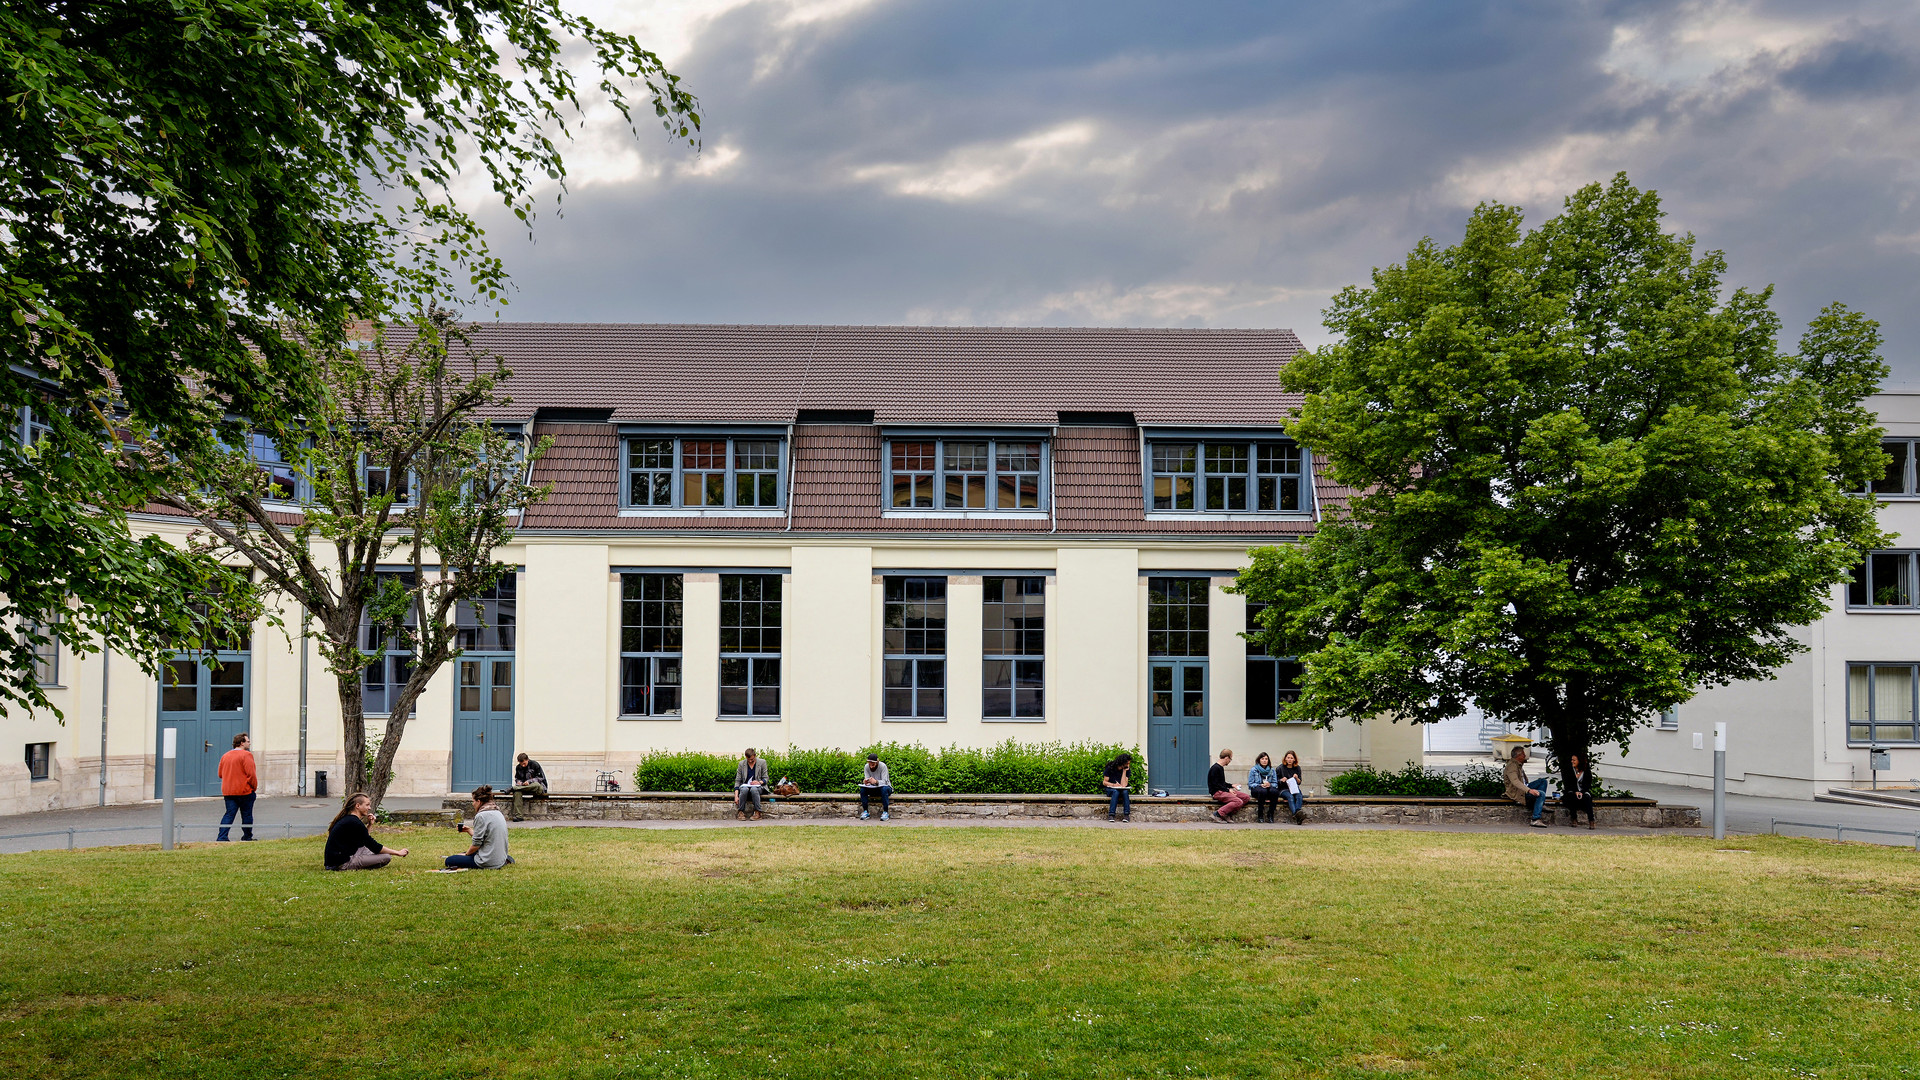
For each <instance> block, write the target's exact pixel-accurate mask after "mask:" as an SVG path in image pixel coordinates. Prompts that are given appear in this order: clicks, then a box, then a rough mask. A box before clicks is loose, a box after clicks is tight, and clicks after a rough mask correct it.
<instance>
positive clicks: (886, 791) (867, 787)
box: [860, 784, 893, 814]
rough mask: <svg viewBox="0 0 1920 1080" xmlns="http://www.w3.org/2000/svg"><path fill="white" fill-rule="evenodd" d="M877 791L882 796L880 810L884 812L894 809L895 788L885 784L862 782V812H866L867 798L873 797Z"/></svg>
mask: <svg viewBox="0 0 1920 1080" xmlns="http://www.w3.org/2000/svg"><path fill="white" fill-rule="evenodd" d="M875 793H878V794H879V796H880V812H881V813H883V814H884V813H886V812H887V811H889V810H891V809H893V788H891V787H887V786H884V785H875V784H861V785H860V811H861V813H865V812H866V809H867V800H868V799H870V798H872V797H873V796H874V794H875Z"/></svg>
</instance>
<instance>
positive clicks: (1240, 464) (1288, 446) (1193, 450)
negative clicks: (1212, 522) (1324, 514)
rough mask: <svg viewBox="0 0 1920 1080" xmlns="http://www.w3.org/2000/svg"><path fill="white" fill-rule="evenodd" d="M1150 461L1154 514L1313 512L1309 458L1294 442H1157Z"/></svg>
mask: <svg viewBox="0 0 1920 1080" xmlns="http://www.w3.org/2000/svg"><path fill="white" fill-rule="evenodd" d="M1147 458H1148V465H1149V470H1148V475H1147V492H1146V497H1147V509H1148V511H1150V512H1153V511H1157V512H1162V513H1223V514H1298V513H1304V512H1305V511H1307V510H1308V509H1310V506H1309V496H1308V492H1307V459H1306V455H1305V454H1303V453H1302V452H1301V450H1300V447H1299V446H1298V445H1297V444H1295V443H1292V442H1286V441H1277V440H1263V441H1252V440H1238V439H1234V440H1226V439H1220V440H1215V439H1205V440H1201V439H1165V440H1162V439H1155V440H1153V441H1152V442H1150V443H1148V444H1147Z"/></svg>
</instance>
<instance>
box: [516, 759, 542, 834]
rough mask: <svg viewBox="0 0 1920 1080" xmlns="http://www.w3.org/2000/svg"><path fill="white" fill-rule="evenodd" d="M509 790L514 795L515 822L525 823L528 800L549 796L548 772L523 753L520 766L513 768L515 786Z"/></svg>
mask: <svg viewBox="0 0 1920 1080" xmlns="http://www.w3.org/2000/svg"><path fill="white" fill-rule="evenodd" d="M507 790H508V792H509V793H511V794H512V795H513V820H515V821H525V820H527V814H526V800H528V799H544V798H546V796H547V770H545V769H543V768H541V767H540V763H539V762H537V761H535V760H533V759H532V758H530V757H528V756H527V755H526V752H525V751H522V752H521V754H520V759H519V762H518V764H516V765H514V767H513V786H512V787H511V788H508V789H507Z"/></svg>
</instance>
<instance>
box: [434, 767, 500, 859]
mask: <svg viewBox="0 0 1920 1080" xmlns="http://www.w3.org/2000/svg"><path fill="white" fill-rule="evenodd" d="M460 831H461V832H463V833H472V834H473V844H472V846H470V847H468V848H467V850H466V851H465V853H463V854H460V855H449V856H447V869H449V870H498V869H500V868H501V867H503V866H509V865H511V864H512V863H513V856H511V855H509V854H507V819H506V818H505V817H503V816H501V813H500V808H499V807H498V806H496V805H494V802H493V785H491V784H481V785H480V786H479V787H477V788H474V789H473V824H472V825H471V826H469V825H468V824H467V823H466V822H464V821H463V822H461V823H460Z"/></svg>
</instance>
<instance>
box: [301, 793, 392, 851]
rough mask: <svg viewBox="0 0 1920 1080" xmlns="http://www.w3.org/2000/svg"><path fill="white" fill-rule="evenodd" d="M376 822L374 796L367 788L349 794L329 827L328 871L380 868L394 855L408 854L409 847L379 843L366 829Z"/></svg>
mask: <svg viewBox="0 0 1920 1080" xmlns="http://www.w3.org/2000/svg"><path fill="white" fill-rule="evenodd" d="M371 824H373V799H372V798H371V797H369V796H368V795H367V793H366V792H364V791H356V792H354V793H353V794H351V795H349V796H347V804H346V805H345V806H342V807H341V808H340V812H339V813H338V814H336V815H334V819H333V824H331V825H328V826H327V849H326V853H325V854H324V855H323V856H322V859H323V865H325V866H326V868H327V869H329V870H378V869H380V868H381V867H383V866H385V865H387V864H388V863H390V862H392V861H393V858H394V856H396V855H398V856H399V857H401V858H403V859H404V858H406V857H407V849H406V848H403V847H401V848H392V847H382V846H380V841H378V840H375V839H374V838H373V834H371V833H369V832H367V826H368V825H371Z"/></svg>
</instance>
